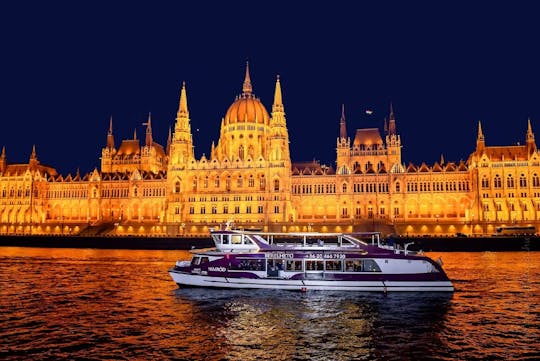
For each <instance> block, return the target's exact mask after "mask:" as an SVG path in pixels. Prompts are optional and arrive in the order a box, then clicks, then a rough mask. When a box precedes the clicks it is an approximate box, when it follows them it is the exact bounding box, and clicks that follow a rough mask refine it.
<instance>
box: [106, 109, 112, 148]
mask: <svg viewBox="0 0 540 361" xmlns="http://www.w3.org/2000/svg"><path fill="white" fill-rule="evenodd" d="M112 124H113V123H112V115H111V118H110V120H109V132H108V133H107V148H109V149H114V136H113V125H112Z"/></svg>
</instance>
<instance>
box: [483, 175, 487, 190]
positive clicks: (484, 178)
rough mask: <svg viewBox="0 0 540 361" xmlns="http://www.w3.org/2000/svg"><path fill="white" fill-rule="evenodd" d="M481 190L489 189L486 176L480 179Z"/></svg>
mask: <svg viewBox="0 0 540 361" xmlns="http://www.w3.org/2000/svg"><path fill="white" fill-rule="evenodd" d="M482 188H489V179H488V177H487V176H484V177H483V178H482Z"/></svg>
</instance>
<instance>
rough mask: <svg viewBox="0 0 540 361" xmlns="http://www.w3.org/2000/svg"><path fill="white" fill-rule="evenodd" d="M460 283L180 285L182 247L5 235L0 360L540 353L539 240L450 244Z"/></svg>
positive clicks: (449, 267) (0, 258)
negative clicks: (17, 244) (21, 240)
mask: <svg viewBox="0 0 540 361" xmlns="http://www.w3.org/2000/svg"><path fill="white" fill-rule="evenodd" d="M439 255H441V256H442V257H443V260H444V262H445V266H444V267H445V269H446V271H447V273H448V275H449V276H450V278H451V279H452V280H454V282H455V286H456V292H455V293H453V294H440V293H437V294H429V293H389V294H388V295H387V296H385V295H383V294H378V293H357V292H308V293H305V294H304V293H299V292H290V291H270V290H211V289H177V287H176V284H175V283H174V282H173V281H172V280H171V279H170V277H169V275H168V274H167V270H168V268H170V267H171V266H172V265H173V264H174V262H175V261H176V260H177V259H187V258H189V256H190V255H189V253H188V252H184V251H130V250H121V251H115V250H81V249H71V250H69V249H57V250H55V249H32V248H9V247H3V248H2V247H0V340H1V341H2V345H1V347H0V359H6V360H21V359H34V360H40V359H54V360H62V359H65V360H72V359H114V360H119V359H130V360H131V359H137V360H147V359H159V360H163V359H181V360H201V359H206V360H239V359H241V360H284V359H287V360H351V359H354V360H362V359H365V360H388V359H400V360H424V359H430V360H433V359H435V360H456V359H459V360H470V359H482V360H483V359H490V360H491V359H507V360H534V359H537V358H538V355H539V349H538V340H539V339H540V331H539V330H540V303H539V302H538V294H539V293H540V267H538V265H539V264H540V252H516V253H489V252H486V253H446V254H431V256H432V257H434V258H437V257H438V256H439Z"/></svg>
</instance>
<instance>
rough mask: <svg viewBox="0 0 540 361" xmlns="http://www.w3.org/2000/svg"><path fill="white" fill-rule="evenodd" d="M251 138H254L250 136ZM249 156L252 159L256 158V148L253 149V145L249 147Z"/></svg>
mask: <svg viewBox="0 0 540 361" xmlns="http://www.w3.org/2000/svg"><path fill="white" fill-rule="evenodd" d="M250 137H253V136H252V135H251V134H250ZM248 156H249V157H251V158H252V159H253V158H255V148H253V145H250V146H249V147H248Z"/></svg>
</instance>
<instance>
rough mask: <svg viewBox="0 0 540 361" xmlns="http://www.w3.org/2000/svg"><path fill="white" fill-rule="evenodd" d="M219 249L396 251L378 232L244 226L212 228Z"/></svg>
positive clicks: (218, 250) (257, 250) (255, 250)
mask: <svg viewBox="0 0 540 361" xmlns="http://www.w3.org/2000/svg"><path fill="white" fill-rule="evenodd" d="M211 234H212V239H213V241H214V244H215V246H216V251H217V252H223V253H246V252H253V253H255V252H264V251H284V250H287V251H355V252H359V251H361V252H369V253H394V248H393V247H388V246H385V245H383V244H382V243H381V237H380V234H379V233H374V232H370V233H356V234H344V233H317V232H302V233H275V232H272V233H270V232H268V233H265V232H253V231H243V230H217V231H212V233H211Z"/></svg>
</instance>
